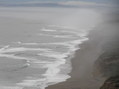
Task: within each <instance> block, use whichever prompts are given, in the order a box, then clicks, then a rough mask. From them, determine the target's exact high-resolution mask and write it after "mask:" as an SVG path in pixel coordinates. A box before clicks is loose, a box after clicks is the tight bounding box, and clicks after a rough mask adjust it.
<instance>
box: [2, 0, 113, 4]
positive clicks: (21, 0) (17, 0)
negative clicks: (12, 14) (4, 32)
mask: <svg viewBox="0 0 119 89" xmlns="http://www.w3.org/2000/svg"><path fill="white" fill-rule="evenodd" d="M0 1H1V2H28V1H42V2H45V1H55V2H60V1H88V2H101V3H105V2H111V1H115V0H0Z"/></svg>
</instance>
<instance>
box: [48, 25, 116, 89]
mask: <svg viewBox="0 0 119 89" xmlns="http://www.w3.org/2000/svg"><path fill="white" fill-rule="evenodd" d="M113 27H114V26H113V24H112V23H102V24H100V25H99V26H97V27H96V28H94V30H92V31H91V32H90V34H89V35H88V38H89V40H88V41H86V42H84V43H83V44H81V45H80V48H81V49H79V50H78V51H76V53H75V57H74V58H73V59H72V68H73V69H72V72H71V73H70V74H69V75H71V78H70V79H68V80H67V81H66V82H62V83H59V84H56V85H51V86H49V87H47V88H46V89H99V88H100V87H101V86H102V84H103V83H104V80H105V79H104V78H101V77H100V74H98V72H97V71H96V70H95V68H94V63H95V61H96V60H97V58H98V57H99V56H100V54H101V53H102V52H103V49H102V47H103V46H104V44H105V43H106V42H107V41H108V39H110V37H112V36H114V34H113V32H112V29H113ZM95 29H96V30H95ZM110 33H111V34H110Z"/></svg>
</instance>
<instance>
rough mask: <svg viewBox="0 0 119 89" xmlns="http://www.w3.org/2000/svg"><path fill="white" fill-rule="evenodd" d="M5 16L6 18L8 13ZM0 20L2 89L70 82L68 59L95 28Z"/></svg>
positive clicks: (28, 88)
mask: <svg viewBox="0 0 119 89" xmlns="http://www.w3.org/2000/svg"><path fill="white" fill-rule="evenodd" d="M14 12H15V11H14ZM20 12H21V11H20ZM4 13H5V15H6V13H8V11H4ZM22 13H23V12H22ZM25 13H26V12H25ZM2 14H3V13H2ZM84 14H86V13H84ZM12 15H13V12H12ZM78 15H79V14H78ZM91 15H92V14H91ZM15 16H16V15H15ZM1 17H2V18H1V20H2V21H1V22H0V29H1V30H0V58H1V59H0V61H1V62H0V63H1V64H0V66H1V68H0V86H1V87H0V88H1V89H45V88H46V87H48V86H49V85H53V84H57V83H59V82H63V81H66V80H67V79H69V78H70V77H71V76H70V75H68V73H70V72H71V70H72V67H71V63H70V61H71V58H72V57H73V56H74V53H75V51H76V50H78V49H80V44H81V43H83V42H84V41H87V40H88V38H87V35H88V32H89V31H90V30H92V29H93V27H94V26H95V24H93V23H92V24H89V26H87V25H86V26H84V27H85V28H84V27H81V28H80V26H79V28H73V27H72V26H71V27H70V26H69V24H68V25H67V24H66V25H65V24H64V25H62V24H59V25H57V24H53V23H52V24H50V23H48V24H45V23H42V22H41V23H38V20H37V21H36V22H34V20H33V19H32V20H28V19H27V20H26V19H23V18H22V20H23V21H21V20H19V19H18V18H16V17H15V18H13V16H12V17H11V16H7V15H6V16H3V15H1ZM21 17H22V15H20V19H21ZM32 18H33V17H32ZM84 18H85V16H84ZM87 21H88V20H87ZM87 21H86V23H87ZM31 22H32V23H31ZM79 22H80V23H81V21H79ZM89 23H90V21H89ZM94 23H95V22H94ZM74 27H75V26H74Z"/></svg>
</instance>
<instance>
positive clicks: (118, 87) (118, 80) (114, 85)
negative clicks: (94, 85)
mask: <svg viewBox="0 0 119 89" xmlns="http://www.w3.org/2000/svg"><path fill="white" fill-rule="evenodd" d="M100 89H119V76H115V77H111V78H109V79H107V80H106V81H105V83H104V84H103V86H102V87H101V88H100Z"/></svg>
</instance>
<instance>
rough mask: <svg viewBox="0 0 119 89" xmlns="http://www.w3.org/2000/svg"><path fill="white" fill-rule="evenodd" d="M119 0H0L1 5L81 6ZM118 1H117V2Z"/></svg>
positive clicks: (118, 0)
mask: <svg viewBox="0 0 119 89" xmlns="http://www.w3.org/2000/svg"><path fill="white" fill-rule="evenodd" d="M116 1H117V2H119V0H0V5H6V4H7V5H9V4H16V3H17V4H16V5H18V4H33V3H34V2H35V3H41V4H43V3H47V4H50V5H54V4H55V5H66V6H67V5H70V6H72V5H73V6H81V5H91V6H92V5H93V6H94V5H95V6H99V5H100V6H105V4H108V5H110V3H111V4H112V3H115V2H116ZM117 2H116V3H117Z"/></svg>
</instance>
